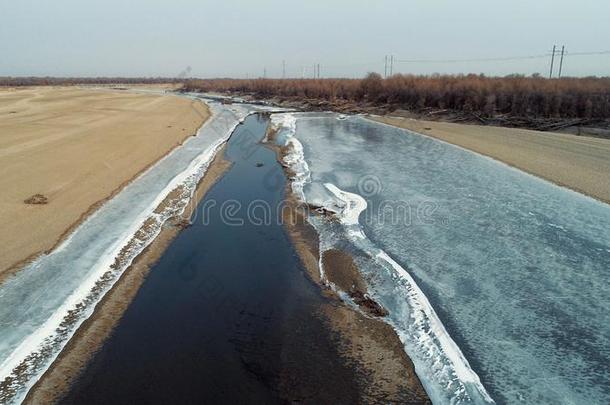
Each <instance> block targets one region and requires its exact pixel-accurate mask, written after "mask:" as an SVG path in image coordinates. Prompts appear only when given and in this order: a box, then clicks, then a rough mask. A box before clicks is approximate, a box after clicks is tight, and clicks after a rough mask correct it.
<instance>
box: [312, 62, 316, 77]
mask: <svg viewBox="0 0 610 405" xmlns="http://www.w3.org/2000/svg"><path fill="white" fill-rule="evenodd" d="M312 72H313V78H314V79H315V78H316V64H315V63H314V65H313V70H312Z"/></svg>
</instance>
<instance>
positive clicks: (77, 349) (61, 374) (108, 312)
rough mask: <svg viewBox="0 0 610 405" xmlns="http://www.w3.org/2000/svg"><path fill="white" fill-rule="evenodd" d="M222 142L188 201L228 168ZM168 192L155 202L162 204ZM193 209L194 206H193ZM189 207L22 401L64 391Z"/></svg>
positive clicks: (54, 397) (48, 398)
mask: <svg viewBox="0 0 610 405" xmlns="http://www.w3.org/2000/svg"><path fill="white" fill-rule="evenodd" d="M225 148H226V143H225V144H224V145H223V146H222V147H221V148H220V149H219V150H218V152H217V153H216V156H215V157H214V159H213V160H212V162H211V163H210V165H209V166H208V169H207V171H206V173H205V174H204V176H203V177H202V178H201V180H200V181H199V183H198V185H197V187H196V189H195V193H194V195H193V197H192V199H191V202H190V203H189V206H191V207H193V206H194V207H197V205H198V204H199V202H200V201H201V200H203V198H204V197H205V195H206V194H207V192H208V191H209V190H210V189H211V188H212V187H213V186H214V185H215V184H216V182H217V181H218V180H220V179H221V178H222V176H223V175H224V174H225V173H226V172H227V171H228V170H229V168H230V167H231V162H229V161H228V160H226V159H225V158H224V151H225ZM171 196H172V193H170V194H169V195H168V197H167V198H166V199H165V200H164V201H162V202H161V203H160V204H159V207H162V206H164V205H165V204H167V203H168V201H169V200H170V199H171ZM195 209H196V208H195ZM190 214H191V211H189V210H188V209H185V211H184V212H183V213H182V214H180V215H177V216H175V217H173V218H170V219H168V220H167V221H166V222H165V224H164V226H163V228H162V230H161V232H160V233H159V235H158V236H157V237H156V238H155V239H154V240H153V242H152V243H151V244H150V245H149V246H148V247H146V249H144V251H143V252H142V253H140V254H139V255H138V256H137V257H136V258H135V259H134V261H133V263H132V264H131V265H130V266H129V267H128V268H127V269H126V270H125V271H124V272H123V274H122V275H121V277H120V278H119V280H118V281H117V282H116V283H115V285H114V286H113V287H112V288H111V289H110V291H108V293H107V294H106V295H105V296H104V298H102V300H101V301H100V302H99V303H98V304H97V305H96V307H95V311H94V313H93V315H91V317H89V318H88V319H87V320H86V321H85V322H84V323H83V324H82V325H81V326H80V327H79V328H78V330H77V332H76V333H75V334H74V336H73V337H72V338H71V339H70V341H69V342H68V343H67V345H66V346H65V347H64V348H63V350H62V351H61V353H60V354H59V356H58V357H57V359H56V360H55V361H54V362H53V364H52V365H51V366H50V367H49V369H48V370H47V371H46V372H45V373H44V374H43V375H42V377H41V378H40V379H39V380H38V381H37V382H36V384H35V385H34V386H33V387H32V388H31V389H30V391H29V392H28V394H27V396H26V398H25V400H24V404H39V403H55V402H57V401H58V400H60V399H61V397H62V396H63V395H65V394H66V393H67V392H68V391H69V389H70V386H71V385H72V383H73V382H75V381H76V379H77V378H78V377H79V376H80V374H81V372H82V370H84V369H85V367H86V366H87V364H89V361H90V360H91V359H92V358H93V356H94V355H95V353H97V351H98V350H99V349H100V348H101V347H102V345H103V344H104V342H105V341H106V340H107V339H108V337H109V336H110V335H111V334H112V331H113V330H114V328H115V327H116V325H117V324H118V323H119V321H120V320H121V318H122V316H123V314H124V312H125V310H126V309H127V308H128V307H129V305H130V304H131V302H132V301H133V299H134V298H135V296H136V294H137V292H138V291H139V289H140V287H141V286H142V284H143V283H144V281H145V280H146V277H147V276H148V274H149V271H150V269H151V268H152V267H153V266H154V264H155V263H156V262H157V261H158V260H159V259H160V258H161V256H162V255H163V253H164V252H165V250H166V249H167V248H168V247H169V245H170V244H171V243H172V241H173V240H174V239H175V238H176V237H177V236H178V234H179V233H180V231H181V230H182V229H183V228H184V226H185V224H186V223H188V221H189V218H190Z"/></svg>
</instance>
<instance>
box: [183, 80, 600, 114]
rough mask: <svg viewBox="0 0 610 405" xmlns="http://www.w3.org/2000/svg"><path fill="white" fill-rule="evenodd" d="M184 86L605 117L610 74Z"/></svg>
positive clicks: (374, 102)
mask: <svg viewBox="0 0 610 405" xmlns="http://www.w3.org/2000/svg"><path fill="white" fill-rule="evenodd" d="M183 89H184V90H185V91H208V92H209V91H214V92H229V93H238V94H252V95H254V96H256V97H260V98H271V97H278V98H287V99H291V98H305V99H319V100H324V101H328V102H336V101H341V100H345V101H350V102H354V103H360V104H362V103H365V104H369V105H375V106H389V107H390V108H391V109H398V108H400V109H408V110H414V111H422V110H424V109H438V110H452V111H461V112H466V113H472V114H476V115H477V116H480V117H482V118H484V117H492V116H497V115H502V114H504V115H508V116H513V117H535V118H578V119H607V118H610V78H597V77H588V78H562V79H550V80H549V79H545V78H542V77H540V76H532V77H525V76H520V75H512V76H506V77H486V76H483V75H458V76H441V75H433V76H414V75H394V76H392V77H389V78H387V79H383V78H382V77H381V76H380V75H378V74H376V73H370V74H369V75H368V76H367V77H366V78H364V79H252V80H247V79H211V80H188V81H186V83H185V85H184V88H183Z"/></svg>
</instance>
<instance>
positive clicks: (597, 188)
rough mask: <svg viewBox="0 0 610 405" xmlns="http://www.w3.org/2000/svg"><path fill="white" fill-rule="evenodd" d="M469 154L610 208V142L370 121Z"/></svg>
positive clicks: (503, 130) (415, 122) (393, 119)
mask: <svg viewBox="0 0 610 405" xmlns="http://www.w3.org/2000/svg"><path fill="white" fill-rule="evenodd" d="M371 118H372V119H374V120H377V121H380V122H383V123H386V124H390V125H395V126H398V127H401V128H406V129H409V130H412V131H415V132H418V133H421V134H425V135H429V136H432V137H434V138H438V139H441V140H443V141H446V142H449V143H452V144H454V145H458V146H461V147H464V148H466V149H470V150H473V151H475V152H478V153H481V154H483V155H487V156H490V157H492V158H494V159H497V160H500V161H502V162H504V163H507V164H509V165H511V166H514V167H516V168H518V169H521V170H523V171H525V172H528V173H531V174H533V175H535V176H538V177H542V178H544V179H546V180H549V181H552V182H554V183H556V184H560V185H562V186H565V187H568V188H570V189H572V190H575V191H578V192H581V193H583V194H587V195H589V196H592V197H594V198H596V199H598V200H601V201H605V202H607V203H610V140H608V139H599V138H589V137H585V136H576V135H569V134H560V133H552V132H539V131H530V130H526V129H516V128H500V127H491V126H478V125H464V124H453V123H447V122H437V121H420V120H415V119H407V118H399V117H371Z"/></svg>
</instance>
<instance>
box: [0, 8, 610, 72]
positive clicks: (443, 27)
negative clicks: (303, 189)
mask: <svg viewBox="0 0 610 405" xmlns="http://www.w3.org/2000/svg"><path fill="white" fill-rule="evenodd" d="M0 12H1V13H2V15H3V17H4V22H3V24H2V25H1V26H0V49H2V50H3V53H4V54H5V55H8V58H4V59H3V61H2V62H1V63H0V76H56V77H96V76H105V77H178V76H190V77H201V78H212V77H234V78H246V77H249V78H254V77H263V76H266V77H270V78H271V77H275V78H279V77H282V76H283V75H284V73H283V63H284V62H285V75H286V77H297V78H298V77H312V73H313V66H314V65H317V64H319V65H320V75H321V77H362V76H363V75H364V74H366V73H367V72H371V71H374V72H378V73H381V74H383V73H384V69H385V67H384V57H385V56H386V55H393V56H394V58H395V63H394V66H393V73H413V74H428V75H429V74H434V73H440V74H462V73H463V74H468V73H475V74H481V73H482V74H485V75H489V76H504V75H508V74H514V73H516V74H525V75H531V74H533V73H540V74H541V75H542V76H548V73H549V68H550V58H551V57H550V54H551V49H552V47H553V45H557V46H558V51H559V50H560V49H561V47H562V45H565V46H566V50H567V53H566V54H565V58H564V64H563V75H564V76H610V63H609V62H610V53H609V52H608V51H609V50H610V49H609V47H608V45H607V38H610V26H609V25H608V24H607V22H606V19H607V16H608V15H610V3H608V2H605V1H601V0H585V1H580V2H578V3H574V2H557V1H550V0H543V1H538V2H535V3H532V2H529V1H524V0H519V1H511V2H507V1H484V0H472V1H467V2H459V3H457V2H453V1H447V0H444V1H437V2H427V1H420V0H417V1H412V2H409V4H406V3H405V2H399V1H394V0H393V1H380V2H376V3H375V4H368V3H365V2H347V1H343V0H341V1H335V2H333V3H332V4H327V3H326V2H321V1H310V2H293V1H292V2H286V1H281V2H280V1H278V0H267V1H262V2H258V3H256V4H253V3H251V2H246V1H233V2H222V3H221V2H212V1H194V0H182V1H177V2H172V4H171V5H169V4H165V3H163V2H160V1H152V2H151V1H143V0H136V1H132V2H130V3H128V4H124V3H123V2H119V1H116V0H110V1H106V2H87V3H83V2H78V1H75V0H66V1H62V2H60V3H47V2H42V1H32V0H29V1H21V2H13V3H3V4H2V5H0ZM604 52H605V53H604ZM583 53H585V54H588V53H598V54H589V55H583ZM465 60H470V61H465ZM558 63H559V55H557V59H556V65H555V74H556V73H557V69H558Z"/></svg>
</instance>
